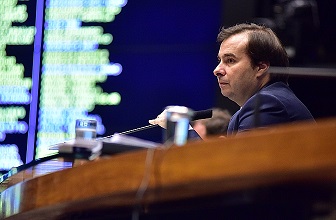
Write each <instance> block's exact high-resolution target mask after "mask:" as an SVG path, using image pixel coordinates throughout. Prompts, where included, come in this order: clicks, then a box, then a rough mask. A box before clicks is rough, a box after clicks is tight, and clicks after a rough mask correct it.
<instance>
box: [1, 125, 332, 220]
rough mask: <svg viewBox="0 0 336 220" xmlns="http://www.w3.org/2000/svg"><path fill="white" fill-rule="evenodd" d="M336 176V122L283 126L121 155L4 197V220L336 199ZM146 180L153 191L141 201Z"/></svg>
mask: <svg viewBox="0 0 336 220" xmlns="http://www.w3.org/2000/svg"><path fill="white" fill-rule="evenodd" d="M151 156H152V157H151ZM146 157H147V159H148V158H149V159H150V160H147V162H148V161H149V162H148V163H147V164H146ZM335 169H336V119H329V120H322V121H319V122H318V123H317V124H312V123H298V124H295V125H290V126H289V125H284V126H277V127H272V128H268V129H264V130H255V131H251V132H248V133H246V134H244V135H240V136H237V137H234V138H226V139H224V138H219V139H218V138H216V139H210V140H208V141H197V142H191V143H188V144H187V145H185V146H183V147H176V146H172V147H170V148H168V149H156V150H149V151H146V150H141V151H135V152H130V153H125V154H120V155H115V156H111V157H108V158H102V159H99V160H97V161H91V162H88V163H85V164H83V165H81V166H77V167H74V168H70V169H65V170H62V171H57V172H53V173H50V174H47V175H43V176H40V177H36V178H32V179H29V180H26V181H24V182H20V183H17V184H15V185H13V186H11V187H9V188H8V189H6V190H5V191H4V192H2V193H1V206H0V207H1V208H2V210H1V215H0V217H2V218H5V217H8V219H48V220H50V219H77V218H78V217H79V218H80V219H91V218H92V217H93V216H95V217H96V218H98V217H99V216H100V217H101V219H105V218H103V216H105V217H106V219H109V218H111V216H117V217H119V218H117V219H123V218H125V219H129V218H130V213H131V212H132V211H134V210H135V209H134V207H138V208H139V209H138V211H139V213H140V216H142V217H145V216H150V215H151V213H156V215H159V214H158V213H161V214H162V213H165V212H166V213H167V212H169V210H171V209H175V210H178V206H182V207H188V208H195V207H196V209H197V207H204V206H205V205H206V204H205V202H214V201H215V200H212V199H211V198H217V199H216V202H218V199H219V200H220V201H221V202H222V203H223V199H222V198H225V196H228V195H232V194H233V193H236V192H237V193H240V192H249V193H251V192H253V191H249V190H254V189H263V188H270V187H272V186H279V187H280V188H281V186H284V185H286V186H288V184H289V185H291V186H295V187H299V189H300V188H301V189H307V191H308V192H309V191H310V189H311V188H310V187H312V188H313V189H314V190H315V189H316V190H317V191H319V190H323V189H328V190H331V191H328V192H326V193H327V194H328V193H329V192H333V187H332V186H333V184H331V183H334V181H335V180H336V172H335ZM146 175H148V186H147V187H146V188H144V189H146V191H145V192H144V195H143V196H141V197H137V196H136V194H137V192H138V189H139V187H140V185H141V183H142V181H143V178H144V176H146ZM307 187H308V188H307ZM321 187H322V188H321ZM296 189H297V188H295V190H296ZM278 192H279V191H278ZM304 193H306V191H305V192H304ZM323 193H325V191H323ZM237 195H238V194H237ZM278 196H281V193H280V195H278ZM181 201H182V202H181ZM183 201H185V202H184V203H183ZM195 201H197V202H195ZM174 204H175V206H174ZM187 204H189V205H187ZM217 211H218V210H217ZM153 215H154V214H153ZM107 216H108V217H107ZM154 216H155V215H154ZM163 216H164V215H163ZM166 216H169V215H166ZM161 217H162V216H160V218H161Z"/></svg>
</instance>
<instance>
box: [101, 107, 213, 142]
mask: <svg viewBox="0 0 336 220" xmlns="http://www.w3.org/2000/svg"><path fill="white" fill-rule="evenodd" d="M211 117H212V109H207V110H201V111H194V114H193V116H192V117H191V121H195V120H200V119H206V118H211ZM157 126H159V125H158V124H150V125H146V126H143V127H139V128H135V129H131V130H128V131H123V132H119V133H118V134H131V133H134V132H138V131H143V130H147V129H149V128H154V127H157ZM112 136H113V135H109V136H107V137H104V138H109V137H112Z"/></svg>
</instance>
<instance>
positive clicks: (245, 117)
mask: <svg viewBox="0 0 336 220" xmlns="http://www.w3.org/2000/svg"><path fill="white" fill-rule="evenodd" d="M217 41H218V42H219V43H220V48H219V52H218V62H219V63H218V65H217V67H216V68H215V69H214V71H213V72H214V75H215V76H216V77H217V80H218V84H219V87H220V89H221V93H222V94H223V95H224V96H226V97H228V98H229V99H231V100H232V101H234V102H235V103H237V104H238V105H239V106H240V107H241V108H240V110H238V111H237V112H236V113H235V114H234V115H233V116H232V118H231V120H230V122H229V126H228V130H227V134H228V135H233V134H236V133H239V132H243V131H248V130H250V129H253V128H260V127H267V126H270V125H275V124H282V123H294V122H297V121H303V120H312V121H314V118H313V116H312V115H311V113H310V112H309V110H308V109H307V108H306V106H305V105H304V104H303V103H302V102H301V101H300V100H299V99H298V98H297V97H296V96H295V94H294V93H293V91H292V90H291V89H290V88H289V86H288V76H287V75H284V74H274V73H271V72H270V71H269V69H270V66H276V67H287V66H288V65H289V61H288V56H287V53H286V51H285V49H284V47H283V46H282V44H281V42H280V40H279V39H278V37H277V36H276V35H275V33H274V32H273V31H272V30H271V29H270V28H267V27H264V26H260V25H256V24H247V23H243V24H238V25H235V26H232V27H228V28H222V29H221V31H220V33H219V34H218V36H217ZM149 123H151V124H158V125H160V126H161V127H163V128H164V127H165V114H164V112H162V113H161V114H160V115H159V116H158V117H157V118H156V119H153V120H150V121H149Z"/></svg>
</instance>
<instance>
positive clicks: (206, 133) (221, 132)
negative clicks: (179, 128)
mask: <svg viewBox="0 0 336 220" xmlns="http://www.w3.org/2000/svg"><path fill="white" fill-rule="evenodd" d="M230 118H231V114H230V112H229V111H228V110H226V109H221V108H217V107H216V108H212V117H211V118H205V119H199V120H195V121H191V122H190V125H191V127H192V128H193V129H194V130H195V131H196V132H197V134H198V135H199V136H200V137H201V139H203V140H205V139H208V138H209V137H221V136H226V132H227V128H228V125H229V121H230Z"/></svg>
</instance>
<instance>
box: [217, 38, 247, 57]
mask: <svg viewBox="0 0 336 220" xmlns="http://www.w3.org/2000/svg"><path fill="white" fill-rule="evenodd" d="M247 42H248V35H247V33H240V34H235V35H232V36H230V37H229V38H228V39H226V40H224V41H223V42H222V43H221V45H220V51H219V52H220V53H221V54H237V53H245V51H246V45H247Z"/></svg>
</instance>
